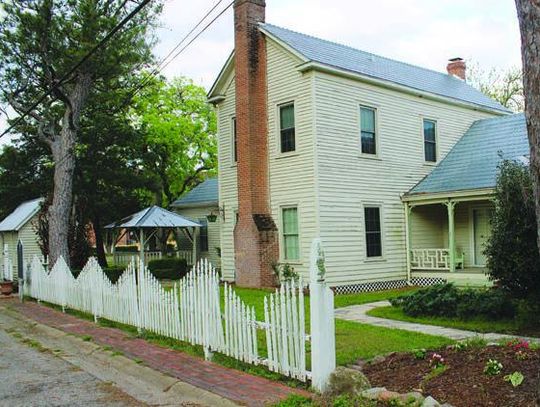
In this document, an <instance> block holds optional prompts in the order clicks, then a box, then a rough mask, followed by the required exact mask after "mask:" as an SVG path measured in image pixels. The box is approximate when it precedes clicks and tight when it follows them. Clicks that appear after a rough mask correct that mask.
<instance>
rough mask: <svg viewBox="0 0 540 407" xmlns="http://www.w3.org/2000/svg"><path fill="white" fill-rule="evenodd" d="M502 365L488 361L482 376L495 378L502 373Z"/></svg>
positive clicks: (491, 360) (494, 361) (492, 360)
mask: <svg viewBox="0 0 540 407" xmlns="http://www.w3.org/2000/svg"><path fill="white" fill-rule="evenodd" d="M502 369H503V365H502V363H501V362H499V361H498V360H496V359H489V360H488V361H487V362H486V365H485V366H484V374H486V375H488V376H497V375H498V374H500V373H501V372H502Z"/></svg>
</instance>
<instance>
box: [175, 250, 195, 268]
mask: <svg viewBox="0 0 540 407" xmlns="http://www.w3.org/2000/svg"><path fill="white" fill-rule="evenodd" d="M176 257H178V258H179V259H185V260H186V261H187V264H188V265H190V266H191V265H193V251H191V250H178V251H177V252H176Z"/></svg>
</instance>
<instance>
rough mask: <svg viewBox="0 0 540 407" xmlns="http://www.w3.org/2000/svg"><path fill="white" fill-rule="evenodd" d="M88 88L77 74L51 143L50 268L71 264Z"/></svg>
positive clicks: (86, 79)
mask: <svg viewBox="0 0 540 407" xmlns="http://www.w3.org/2000/svg"><path fill="white" fill-rule="evenodd" d="M91 84H92V79H91V77H90V75H87V74H79V76H78V78H77V82H76V84H75V86H74V88H73V91H72V92H71V94H70V96H69V101H68V102H69V103H68V104H67V106H66V112H65V113H64V117H63V119H62V130H61V131H60V134H59V135H58V136H57V137H55V139H54V140H53V141H52V142H51V143H50V146H51V151H52V155H53V159H54V163H55V166H54V188H53V200H52V204H51V206H50V207H49V264H51V266H52V265H54V264H55V263H56V260H58V258H59V257H63V258H64V260H65V261H66V262H67V263H68V265H69V262H70V258H69V244H68V234H69V219H70V212H71V204H72V200H73V172H74V171H75V145H76V142H77V130H78V125H79V119H80V116H81V111H82V108H83V106H84V103H85V102H86V99H87V97H88V93H89V90H90V86H91Z"/></svg>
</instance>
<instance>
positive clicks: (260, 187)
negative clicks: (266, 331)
mask: <svg viewBox="0 0 540 407" xmlns="http://www.w3.org/2000/svg"><path fill="white" fill-rule="evenodd" d="M265 7H266V4H265V1H264V0H235V2H234V43H235V44H234V46H235V51H234V58H235V86H236V135H237V140H238V144H237V145H238V147H237V154H238V163H237V181H238V215H239V217H238V223H237V224H236V226H235V229H234V250H235V264H236V284H238V285H239V286H242V287H270V286H274V285H275V283H276V281H275V277H274V273H273V271H272V263H274V262H275V261H277V259H278V257H279V246H278V244H279V243H278V233H277V228H276V224H275V223H274V220H273V219H272V216H271V214H270V202H269V186H268V183H269V175H268V128H267V119H268V111H267V110H268V108H267V88H266V44H265V40H264V38H263V36H262V34H261V32H260V31H259V29H258V23H260V22H264V18H265Z"/></svg>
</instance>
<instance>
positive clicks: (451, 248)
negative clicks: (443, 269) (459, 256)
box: [445, 201, 456, 273]
mask: <svg viewBox="0 0 540 407" xmlns="http://www.w3.org/2000/svg"><path fill="white" fill-rule="evenodd" d="M445 205H446V208H447V209H448V260H449V262H450V264H449V266H450V272H451V273H453V272H454V271H456V259H455V256H456V240H455V235H454V209H455V207H456V202H454V201H448V202H446V203H445Z"/></svg>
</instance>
